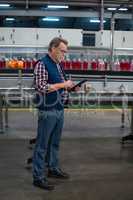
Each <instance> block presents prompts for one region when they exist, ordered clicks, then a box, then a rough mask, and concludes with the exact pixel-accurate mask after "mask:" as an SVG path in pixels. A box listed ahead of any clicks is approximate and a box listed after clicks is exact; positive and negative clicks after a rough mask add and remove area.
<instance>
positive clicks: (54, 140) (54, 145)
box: [47, 110, 64, 169]
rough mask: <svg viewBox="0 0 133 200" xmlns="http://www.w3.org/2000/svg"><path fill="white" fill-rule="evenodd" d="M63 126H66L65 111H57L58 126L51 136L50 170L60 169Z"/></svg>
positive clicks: (49, 149) (48, 159)
mask: <svg viewBox="0 0 133 200" xmlns="http://www.w3.org/2000/svg"><path fill="white" fill-rule="evenodd" d="M63 124H64V110H61V111H56V126H55V128H54V130H53V131H52V133H51V135H50V139H49V147H48V155H47V161H48V167H49V169H56V168H58V167H59V146H60V140H61V135H62V129H63Z"/></svg>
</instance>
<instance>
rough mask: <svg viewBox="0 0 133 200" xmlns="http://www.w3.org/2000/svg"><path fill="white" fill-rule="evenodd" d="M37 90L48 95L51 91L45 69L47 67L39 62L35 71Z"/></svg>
mask: <svg viewBox="0 0 133 200" xmlns="http://www.w3.org/2000/svg"><path fill="white" fill-rule="evenodd" d="M34 74H35V79H34V83H35V88H36V89H37V90H38V91H39V92H41V93H47V92H48V89H49V84H48V83H47V81H48V72H47V70H46V69H45V66H44V64H43V63H42V62H40V61H39V62H38V63H37V64H36V67H35V70H34Z"/></svg>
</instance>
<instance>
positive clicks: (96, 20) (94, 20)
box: [90, 19, 106, 23]
mask: <svg viewBox="0 0 133 200" xmlns="http://www.w3.org/2000/svg"><path fill="white" fill-rule="evenodd" d="M90 22H91V23H100V20H99V19H90ZM105 22H106V21H105V20H103V23H105Z"/></svg>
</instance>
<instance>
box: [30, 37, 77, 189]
mask: <svg viewBox="0 0 133 200" xmlns="http://www.w3.org/2000/svg"><path fill="white" fill-rule="evenodd" d="M67 46H68V42H67V41H66V40H64V39H62V38H54V39H53V40H51V42H50V44H49V48H48V54H46V56H45V57H43V58H42V59H41V60H40V61H39V62H38V63H37V64H36V67H35V71H34V74H35V89H36V91H37V95H36V96H37V97H36V102H37V104H38V109H39V111H38V129H37V141H36V145H35V149H34V154H33V184H34V185H35V186H37V187H40V188H43V189H47V190H53V189H54V186H53V185H52V184H50V183H49V182H48V180H47V176H48V177H55V178H64V179H67V178H69V175H68V174H67V173H65V172H63V171H62V170H61V169H60V168H59V158H58V157H59V143H60V139H61V133H62V128H63V121H64V105H63V102H64V96H65V92H66V90H69V89H71V88H72V87H73V86H74V84H73V82H72V81H71V80H65V74H64V72H63V69H62V68H61V66H60V63H61V61H62V60H63V59H64V56H65V53H66V52H67ZM46 161H47V166H46ZM46 168H48V174H47V170H46Z"/></svg>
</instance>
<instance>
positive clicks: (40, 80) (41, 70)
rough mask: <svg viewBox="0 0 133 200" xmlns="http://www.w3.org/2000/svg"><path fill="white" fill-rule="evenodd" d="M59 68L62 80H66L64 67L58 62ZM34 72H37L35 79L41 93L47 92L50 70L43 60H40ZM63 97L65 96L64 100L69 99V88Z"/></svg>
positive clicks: (36, 86)
mask: <svg viewBox="0 0 133 200" xmlns="http://www.w3.org/2000/svg"><path fill="white" fill-rule="evenodd" d="M57 69H58V71H59V73H60V75H61V79H62V81H63V82H64V81H65V77H64V75H63V72H62V69H61V68H60V65H58V64H57ZM34 74H35V79H34V84H35V88H36V89H37V90H38V91H39V92H41V93H47V92H48V88H49V86H50V84H49V83H48V72H47V70H46V68H45V65H44V64H43V62H41V61H39V62H38V63H37V64H36V67H35V70H34ZM62 97H63V100H64V102H65V101H66V100H67V99H68V92H67V90H64V92H63V94H62Z"/></svg>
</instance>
